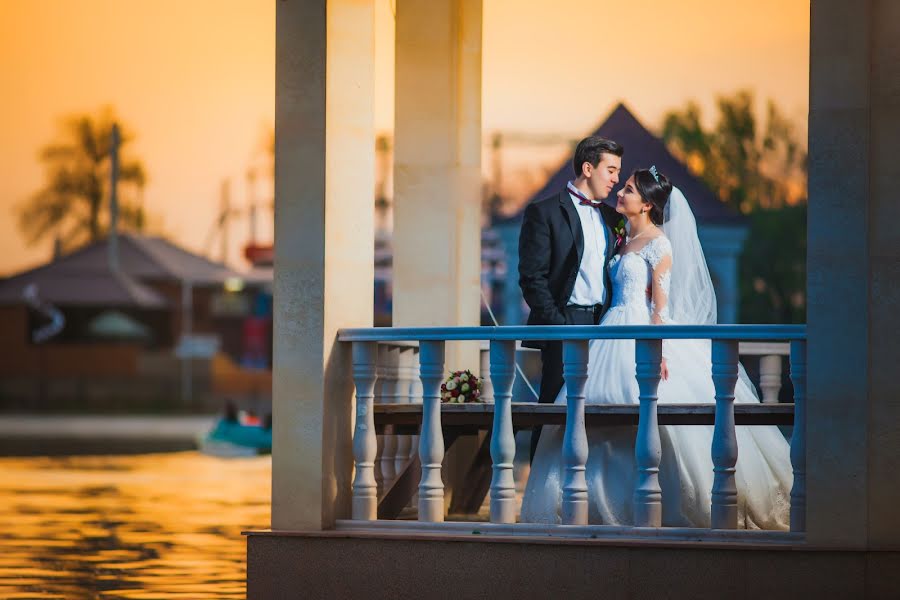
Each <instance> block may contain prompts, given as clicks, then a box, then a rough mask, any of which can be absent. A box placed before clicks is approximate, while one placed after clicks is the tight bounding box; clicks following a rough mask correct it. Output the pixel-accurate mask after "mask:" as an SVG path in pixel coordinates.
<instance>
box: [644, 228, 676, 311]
mask: <svg viewBox="0 0 900 600" xmlns="http://www.w3.org/2000/svg"><path fill="white" fill-rule="evenodd" d="M647 250H648V251H647V252H646V254H645V257H646V259H647V262H648V263H650V267H651V269H652V273H651V276H650V277H651V281H650V291H651V296H650V322H651V323H653V324H654V325H662V324H665V323H668V322H669V286H670V282H671V276H672V245H671V244H670V243H669V240H667V239H666V238H665V237H663V236H660V237H658V238H656V239H655V240H653V241H652V242H651V243H650V244H648V245H647Z"/></svg>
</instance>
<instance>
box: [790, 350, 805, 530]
mask: <svg viewBox="0 0 900 600" xmlns="http://www.w3.org/2000/svg"><path fill="white" fill-rule="evenodd" d="M791 381H792V382H793V384H794V433H793V434H792V435H791V465H792V466H793V467H794V485H793V487H791V531H806V341H805V340H803V341H799V340H798V341H794V342H791Z"/></svg>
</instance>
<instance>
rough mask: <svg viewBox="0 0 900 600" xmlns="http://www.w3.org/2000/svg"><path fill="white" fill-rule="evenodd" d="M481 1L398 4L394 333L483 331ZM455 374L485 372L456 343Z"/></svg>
mask: <svg viewBox="0 0 900 600" xmlns="http://www.w3.org/2000/svg"><path fill="white" fill-rule="evenodd" d="M481 14H482V7H481V0H398V1H397V22H396V76H395V77H396V83H395V85H396V96H395V98H396V99H395V102H396V108H395V110H396V113H395V125H394V127H395V133H394V136H395V142H394V148H395V155H394V204H395V209H394V263H393V273H394V289H393V324H394V326H432V325H433V326H441V325H443V326H447V325H478V324H479V322H480V310H479V305H480V302H481V296H480V286H481ZM446 361H447V362H446V368H447V369H448V370H453V369H460V368H468V369H472V370H473V371H477V370H478V368H479V360H478V343H477V342H466V343H460V342H456V343H448V344H447V348H446Z"/></svg>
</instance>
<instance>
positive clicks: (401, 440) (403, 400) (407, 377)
mask: <svg viewBox="0 0 900 600" xmlns="http://www.w3.org/2000/svg"><path fill="white" fill-rule="evenodd" d="M412 358H413V353H412V351H411V350H410V349H409V348H400V349H399V353H398V356H397V398H396V400H395V401H396V402H397V403H399V404H409V401H410V397H409V386H410V385H411V384H412V377H413V373H414V371H413V369H412V367H411V366H410V362H411V361H412ZM394 437H395V438H396V440H397V451H396V455H395V458H394V474H395V475H397V474H399V473H402V472H403V469H405V468H406V465H407V463H408V462H409V459H410V456H411V454H412V452H413V448H412V439H411V437H410V436H409V435H407V434H403V435H396V436H394Z"/></svg>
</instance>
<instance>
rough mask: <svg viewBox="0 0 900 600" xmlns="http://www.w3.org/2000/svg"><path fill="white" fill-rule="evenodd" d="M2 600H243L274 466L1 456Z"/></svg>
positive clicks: (195, 458) (261, 461)
mask: <svg viewBox="0 0 900 600" xmlns="http://www.w3.org/2000/svg"><path fill="white" fill-rule="evenodd" d="M0 474H2V477H0V598H6V599H14V598H18V599H21V598H65V599H66V600H71V599H80V598H103V599H113V598H190V599H192V600H195V599H199V598H209V599H217V598H244V597H245V575H246V565H245V561H246V542H245V539H244V538H243V537H242V535H241V532H242V531H244V530H247V529H255V528H256V529H258V528H264V527H268V524H269V500H270V489H271V487H270V486H271V483H270V480H271V457H256V458H249V459H219V458H213V457H208V456H204V455H202V454H199V453H197V452H176V453H170V454H145V455H137V456H77V457H29V458H0Z"/></svg>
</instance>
